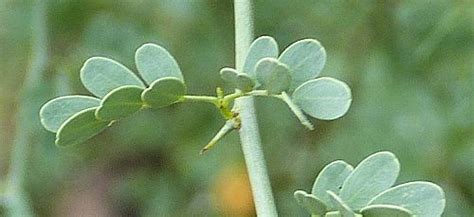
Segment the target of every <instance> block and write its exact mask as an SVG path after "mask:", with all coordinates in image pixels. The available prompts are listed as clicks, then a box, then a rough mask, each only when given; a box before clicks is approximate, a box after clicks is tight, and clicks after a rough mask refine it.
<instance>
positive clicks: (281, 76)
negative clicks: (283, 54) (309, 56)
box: [255, 58, 291, 94]
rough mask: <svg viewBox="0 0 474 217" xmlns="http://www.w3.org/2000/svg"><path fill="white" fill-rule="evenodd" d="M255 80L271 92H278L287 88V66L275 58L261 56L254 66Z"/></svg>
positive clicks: (288, 83)
mask: <svg viewBox="0 0 474 217" xmlns="http://www.w3.org/2000/svg"><path fill="white" fill-rule="evenodd" d="M255 73H256V74H257V80H258V82H259V83H260V84H262V86H263V88H265V89H266V90H268V92H269V93H271V94H279V93H281V92H283V91H285V90H287V89H288V87H289V86H290V82H291V75H290V71H289V69H288V67H287V66H286V65H285V64H282V63H280V62H279V61H278V60H277V59H275V58H263V59H261V60H260V61H258V63H257V66H256V67H255Z"/></svg>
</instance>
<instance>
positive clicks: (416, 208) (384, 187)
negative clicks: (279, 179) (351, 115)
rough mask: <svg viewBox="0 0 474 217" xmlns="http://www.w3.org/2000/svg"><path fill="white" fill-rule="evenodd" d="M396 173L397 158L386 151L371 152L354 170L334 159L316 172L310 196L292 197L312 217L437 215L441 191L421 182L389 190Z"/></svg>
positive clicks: (441, 207)
mask: <svg viewBox="0 0 474 217" xmlns="http://www.w3.org/2000/svg"><path fill="white" fill-rule="evenodd" d="M399 171H400V164H399V162H398V159H397V158H396V156H395V155H394V154H392V153H390V152H378V153H375V154H373V155H371V156H369V157H367V158H366V159H364V160H363V161H362V162H360V163H359V165H357V167H356V168H353V167H352V166H351V165H349V164H348V163H346V162H344V161H342V160H338V161H334V162H332V163H330V164H328V165H327V166H325V167H324V168H323V170H322V171H321V172H320V173H319V175H318V176H317V178H316V181H315V182H314V185H313V188H312V190H311V194H309V193H306V192H305V191H301V190H299V191H296V192H295V194H294V196H295V199H296V200H297V202H298V203H299V204H300V205H301V206H303V207H304V208H306V209H307V210H308V211H309V212H310V213H311V214H312V215H314V216H333V217H337V216H338V217H359V216H364V217H376V216H399V217H405V216H406V217H410V216H417V217H436V216H441V213H442V212H443V210H444V207H445V197H444V192H443V190H442V189H441V188H440V187H439V186H437V185H435V184H433V183H431V182H425V181H415V182H408V183H405V184H401V185H398V186H395V187H392V185H393V184H394V183H395V181H396V179H397V177H398V174H399Z"/></svg>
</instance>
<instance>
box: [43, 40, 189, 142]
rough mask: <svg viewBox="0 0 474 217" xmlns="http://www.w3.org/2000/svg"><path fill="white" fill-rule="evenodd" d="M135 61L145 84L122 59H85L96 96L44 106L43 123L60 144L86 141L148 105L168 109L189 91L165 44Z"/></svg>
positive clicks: (86, 80) (144, 49) (142, 51)
mask: <svg viewBox="0 0 474 217" xmlns="http://www.w3.org/2000/svg"><path fill="white" fill-rule="evenodd" d="M135 63H136V67H137V69H138V72H139V74H140V76H141V77H142V79H143V81H144V82H143V81H142V79H140V78H139V77H138V76H137V75H136V74H135V73H133V72H132V71H131V70H130V69H128V68H127V67H125V66H124V65H122V64H120V63H119V62H117V61H114V60H112V59H109V58H105V57H92V58H90V59H88V60H87V61H86V62H85V63H84V65H83V67H82V68H81V72H80V77H81V82H82V83H83V85H84V86H85V87H86V89H87V90H88V91H89V92H91V93H92V94H93V95H94V96H95V97H92V96H82V95H70V96H62V97H58V98H55V99H52V100H50V101H49V102H47V103H46V104H45V105H43V107H42V108H41V110H40V118H41V123H42V124H43V126H44V127H45V128H46V129H48V130H49V131H51V132H55V133H56V144H57V145H58V146H71V145H75V144H79V143H82V142H84V141H86V140H88V139H89V138H91V137H93V136H94V135H96V134H98V133H100V132H101V131H103V130H104V129H106V128H107V127H108V126H110V125H111V124H112V123H113V122H114V121H116V120H119V119H121V118H124V117H127V116H129V115H131V114H133V113H135V112H137V111H138V110H140V109H141V108H143V107H144V106H150V107H156V108H161V107H165V106H168V105H171V104H173V103H176V102H178V101H179V100H180V99H181V98H182V96H183V95H184V94H185V92H186V86H185V84H184V80H183V75H182V72H181V69H180V68H179V66H178V64H177V62H176V60H175V59H174V58H173V57H172V56H171V54H170V53H169V52H168V51H167V50H165V49H164V48H162V47H160V46H158V45H155V44H144V45H142V46H141V47H140V48H138V49H137V51H136V54H135Z"/></svg>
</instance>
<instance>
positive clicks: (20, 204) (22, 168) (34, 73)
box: [5, 0, 47, 217]
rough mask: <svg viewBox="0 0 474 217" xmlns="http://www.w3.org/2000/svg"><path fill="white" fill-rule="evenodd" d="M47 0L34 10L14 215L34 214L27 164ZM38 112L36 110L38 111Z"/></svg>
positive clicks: (11, 190) (10, 179)
mask: <svg viewBox="0 0 474 217" xmlns="http://www.w3.org/2000/svg"><path fill="white" fill-rule="evenodd" d="M45 2H46V1H45V0H37V1H35V2H34V3H33V5H32V9H33V14H32V32H31V35H32V38H33V41H32V51H31V53H32V57H31V63H30V66H29V68H28V70H27V72H26V75H25V81H24V83H23V89H22V92H21V96H20V97H21V100H20V104H19V109H18V112H17V117H16V119H17V121H16V132H15V139H14V144H13V147H12V154H11V162H10V168H9V173H8V176H7V189H6V192H5V193H6V195H5V196H6V198H5V202H6V206H7V211H8V215H9V216H12V217H16V216H22V217H30V216H34V213H33V210H32V207H31V205H30V203H29V200H28V197H27V195H26V192H25V190H24V184H25V182H24V181H25V175H26V174H25V173H26V163H27V159H28V146H29V143H30V142H31V137H30V135H31V133H32V130H33V129H32V127H31V125H32V123H31V122H32V121H33V120H30V117H31V116H32V115H31V114H30V113H31V111H32V109H31V108H30V106H29V105H30V104H31V103H30V100H32V99H33V98H32V97H31V95H35V89H36V86H37V85H38V84H40V83H41V82H40V79H41V77H42V74H43V71H44V70H45V67H46V63H47V38H46V11H45V10H46V8H45V7H46V5H45ZM34 114H35V115H36V111H34Z"/></svg>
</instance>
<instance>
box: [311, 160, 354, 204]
mask: <svg viewBox="0 0 474 217" xmlns="http://www.w3.org/2000/svg"><path fill="white" fill-rule="evenodd" d="M352 170H354V168H353V167H352V166H351V165H349V164H348V163H346V162H344V161H342V160H338V161H334V162H332V163H330V164H328V165H327V166H325V167H324V168H323V170H322V171H321V172H320V173H319V175H318V177H317V178H316V180H315V181H314V184H313V189H312V191H311V193H312V194H313V195H315V196H316V197H318V198H320V199H321V200H322V201H324V203H326V204H327V205H328V207H330V210H336V207H334V206H332V202H331V201H332V199H331V198H330V196H329V195H328V194H327V191H332V192H334V193H335V194H339V192H340V190H341V188H342V184H343V183H344V181H345V180H346V178H347V177H348V176H349V175H350V174H351V173H352Z"/></svg>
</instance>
